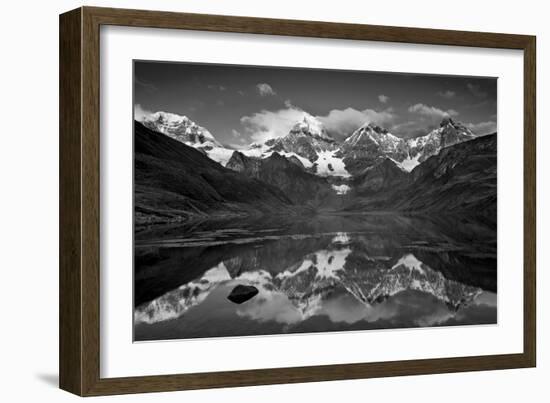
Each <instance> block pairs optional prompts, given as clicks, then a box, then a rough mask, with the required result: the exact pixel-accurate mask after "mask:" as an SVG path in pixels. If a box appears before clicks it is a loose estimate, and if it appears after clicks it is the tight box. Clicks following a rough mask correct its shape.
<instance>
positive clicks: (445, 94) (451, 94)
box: [437, 90, 456, 99]
mask: <svg viewBox="0 0 550 403" xmlns="http://www.w3.org/2000/svg"><path fill="white" fill-rule="evenodd" d="M437 95H439V96H440V97H441V98H445V99H452V98H454V97H455V96H456V92H454V91H451V90H447V91H439V92H438V93H437Z"/></svg>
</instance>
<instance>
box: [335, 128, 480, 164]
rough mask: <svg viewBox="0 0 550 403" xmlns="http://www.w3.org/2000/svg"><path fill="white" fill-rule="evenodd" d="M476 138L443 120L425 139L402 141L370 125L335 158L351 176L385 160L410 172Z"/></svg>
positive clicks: (345, 142) (468, 130)
mask: <svg viewBox="0 0 550 403" xmlns="http://www.w3.org/2000/svg"><path fill="white" fill-rule="evenodd" d="M475 137H476V135H475V134H473V133H472V131H471V130H470V129H468V128H467V127H466V126H464V125H463V124H461V123H458V122H454V121H453V120H452V119H451V118H444V119H443V120H442V121H441V124H440V126H439V127H438V128H437V129H434V130H432V131H431V132H430V133H428V134H426V135H425V136H420V137H416V138H413V139H408V140H405V139H402V138H399V137H397V136H394V135H393V134H391V133H390V132H388V131H387V130H386V129H383V128H381V127H379V126H376V125H374V124H372V123H369V124H365V125H363V126H361V127H360V128H359V129H357V130H356V131H355V132H353V133H352V134H351V136H349V137H348V138H347V139H346V140H345V141H344V143H343V144H342V146H341V147H340V149H339V151H338V153H337V155H339V156H342V157H343V159H344V162H345V164H346V167H347V168H348V170H350V171H352V172H353V173H354V174H356V173H358V172H362V171H363V170H364V169H365V168H367V167H370V166H372V165H375V164H377V163H379V162H380V160H381V159H385V158H389V159H391V160H392V161H393V162H394V163H395V164H396V165H397V166H398V167H400V168H401V169H403V170H405V171H407V172H410V171H412V170H413V169H414V168H415V167H416V166H417V165H419V164H420V163H422V162H424V161H425V160H426V159H428V158H429V157H431V156H432V155H436V154H438V153H439V151H440V150H441V149H442V148H445V147H449V146H452V145H454V144H457V143H461V142H463V141H468V140H473V139H474V138H475Z"/></svg>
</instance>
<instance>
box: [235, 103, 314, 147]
mask: <svg viewBox="0 0 550 403" xmlns="http://www.w3.org/2000/svg"><path fill="white" fill-rule="evenodd" d="M305 114H306V112H304V111H303V110H301V109H299V108H296V107H292V108H285V109H280V110H278V111H268V110H262V111H260V112H256V113H254V114H253V115H250V116H243V117H242V118H241V124H242V125H243V127H244V130H245V132H246V133H247V134H249V135H250V137H251V138H252V140H253V141H255V142H264V141H266V140H269V139H272V138H277V137H283V136H286V135H287V134H288V132H289V131H290V129H291V128H292V126H294V124H295V123H296V122H298V121H300V120H302V119H303V118H304V115H305Z"/></svg>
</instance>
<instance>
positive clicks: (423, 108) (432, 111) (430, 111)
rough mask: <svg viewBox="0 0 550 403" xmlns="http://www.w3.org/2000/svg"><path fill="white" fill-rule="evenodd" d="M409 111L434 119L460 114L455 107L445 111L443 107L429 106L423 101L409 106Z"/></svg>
mask: <svg viewBox="0 0 550 403" xmlns="http://www.w3.org/2000/svg"><path fill="white" fill-rule="evenodd" d="M408 111H409V112H411V113H418V114H420V115H423V116H427V117H430V118H432V119H443V118H446V117H453V116H458V112H457V111H455V110H454V109H448V110H446V111H444V110H442V109H439V108H436V107H435V106H428V105H424V104H421V103H418V104H415V105H411V106H409V109H408Z"/></svg>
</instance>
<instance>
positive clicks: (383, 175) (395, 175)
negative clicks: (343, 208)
mask: <svg viewBox="0 0 550 403" xmlns="http://www.w3.org/2000/svg"><path fill="white" fill-rule="evenodd" d="M408 177H409V174H408V173H407V172H405V171H403V170H402V169H401V168H399V167H398V166H397V165H395V163H394V162H393V161H392V160H390V159H389V158H384V159H383V160H380V161H378V163H377V164H376V165H372V166H370V167H368V168H366V169H364V170H363V171H362V172H361V173H359V174H358V175H356V176H355V177H354V179H353V189H354V190H355V192H356V194H358V195H363V196H366V195H369V194H374V193H376V192H380V191H382V190H387V189H394V188H395V187H396V186H401V185H402V184H403V183H404V182H406V181H407V178H408Z"/></svg>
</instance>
